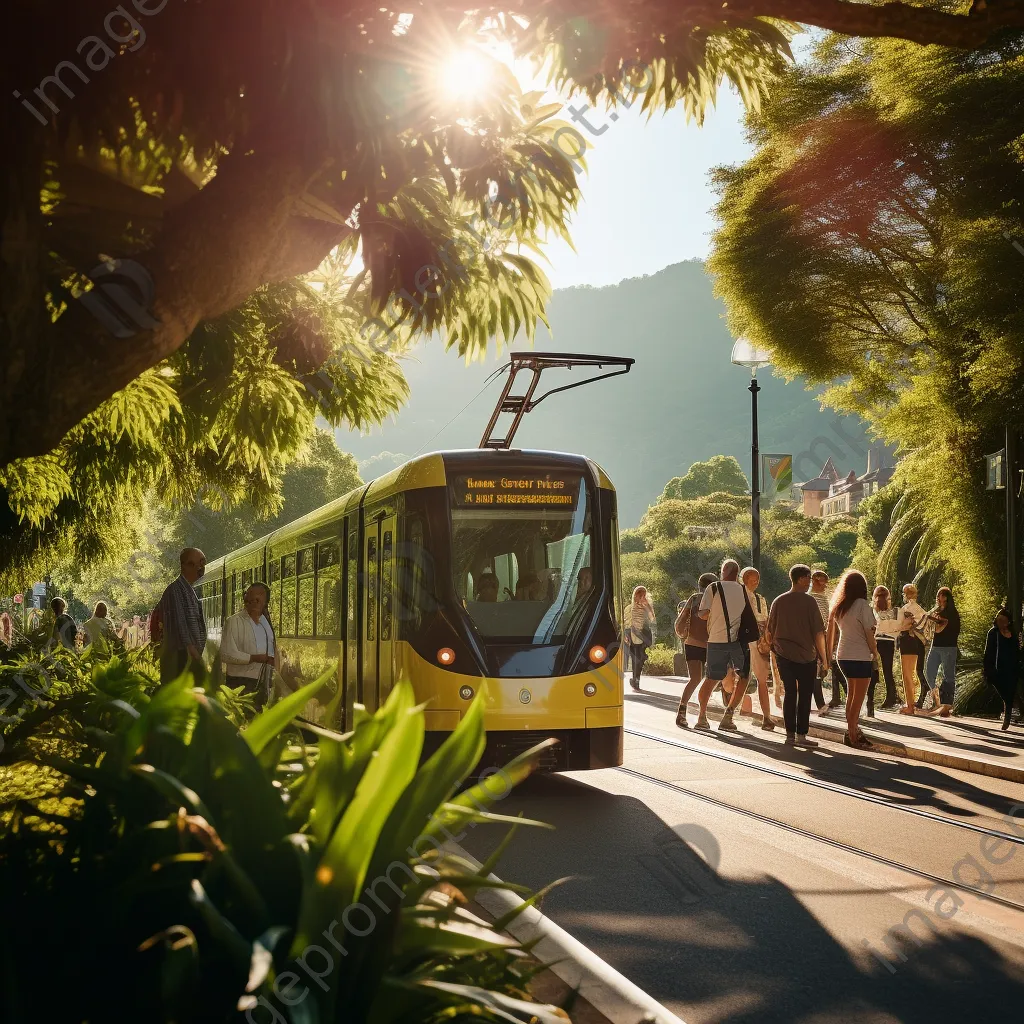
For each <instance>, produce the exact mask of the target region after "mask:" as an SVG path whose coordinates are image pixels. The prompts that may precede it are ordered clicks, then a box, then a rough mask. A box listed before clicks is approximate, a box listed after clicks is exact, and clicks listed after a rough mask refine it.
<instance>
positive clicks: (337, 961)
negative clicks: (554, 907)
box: [0, 658, 564, 1022]
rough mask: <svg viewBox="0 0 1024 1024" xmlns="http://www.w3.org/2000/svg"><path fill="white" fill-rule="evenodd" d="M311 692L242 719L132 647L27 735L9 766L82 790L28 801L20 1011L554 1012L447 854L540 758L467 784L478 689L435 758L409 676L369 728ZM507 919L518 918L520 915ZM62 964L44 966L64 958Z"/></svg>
mask: <svg viewBox="0 0 1024 1024" xmlns="http://www.w3.org/2000/svg"><path fill="white" fill-rule="evenodd" d="M322 685H323V682H322V681H317V682H314V683H311V684H310V685H309V686H307V687H306V688H305V689H303V690H300V691H298V692H297V693H295V694H293V695H292V696H290V697H289V698H286V699H285V700H283V701H281V702H280V703H278V704H277V705H275V706H274V707H272V708H271V709H269V710H268V711H266V712H264V713H263V714H262V715H261V716H259V717H258V718H256V719H255V720H254V721H252V722H251V723H250V724H249V725H247V726H246V727H245V728H244V729H243V730H242V731H241V732H239V731H238V729H236V728H235V726H234V725H233V724H232V723H231V721H230V720H229V719H228V717H227V715H226V714H225V712H224V711H223V710H222V708H221V707H220V706H219V704H218V702H217V701H216V700H213V699H211V698H210V697H209V696H208V695H206V694H205V693H204V692H203V691H202V690H200V689H196V688H194V686H193V680H192V679H191V678H190V677H188V676H184V677H182V678H181V679H179V680H178V681H177V682H175V683H173V684H170V685H168V686H165V687H163V688H161V689H158V690H155V691H154V690H153V683H152V680H150V679H147V678H146V677H145V676H143V675H140V674H139V673H138V672H135V671H133V670H132V669H131V667H130V666H129V665H127V664H126V663H125V662H124V661H122V660H120V659H116V658H115V659H112V660H111V661H110V662H107V663H102V664H101V663H97V664H95V665H94V666H93V668H92V672H91V677H89V678H87V679H86V678H80V679H79V680H78V681H77V683H76V684H75V685H73V686H72V688H71V691H70V692H66V693H62V694H59V695H56V696H55V698H54V699H53V700H51V701H49V702H48V704H47V706H45V707H42V708H40V709H38V710H37V711H35V712H32V713H30V714H29V715H27V716H26V717H25V718H24V720H23V721H22V722H21V723H20V724H17V725H16V726H15V727H14V728H13V729H12V730H10V731H9V732H8V734H7V735H6V737H5V740H6V745H5V748H4V749H3V751H2V752H0V766H7V767H0V771H4V772H7V773H9V772H10V771H11V770H12V768H11V766H14V767H15V768H16V769H17V770H18V771H22V772H24V771H25V770H26V768H27V767H29V766H31V767H33V768H34V769H35V770H36V771H46V772H48V773H50V777H51V778H57V779H61V780H63V786H62V787H61V788H59V789H57V791H55V792H54V791H52V789H51V791H50V792H49V793H48V794H47V795H46V796H44V797H42V798H41V799H31V798H22V799H14V800H13V801H12V802H11V803H10V806H9V807H8V812H7V816H8V819H9V821H8V825H9V827H8V829H7V831H6V834H5V837H4V839H3V840H2V842H0V876H2V879H3V881H2V884H3V887H4V891H5V892H6V893H7V894H9V896H10V899H11V904H9V907H8V909H9V912H10V913H11V914H12V916H13V915H15V914H16V915H17V919H18V920H19V921H20V922H21V924H20V925H19V928H18V930H17V931H15V930H12V929H5V931H4V935H3V938H2V939H0V943H2V944H3V946H4V950H3V957H4V963H5V965H6V971H7V975H6V980H5V984H4V986H3V996H2V1001H3V1005H4V1009H5V1014H4V1016H5V1019H7V1020H11V1021H17V1020H24V1019H28V1017H29V1015H30V1014H31V1013H32V1010H31V1007H32V1006H33V1005H34V1002H35V1000H36V999H37V998H38V993H40V992H42V991H46V992H47V1005H48V1019H51V1020H69V1021H70V1020H82V1019H88V1020H94V1021H104V1020H116V1019H124V1017H125V1016H126V1015H127V1016H131V1017H133V1018H135V1019H140V1020H167V1021H185V1020H188V1021H225V1020H232V1019H236V1018H237V1017H238V1016H239V1014H247V1015H249V1016H248V1019H250V1020H260V1019H274V1020H284V1021H294V1022H299V1021H302V1022H313V1021H324V1022H326V1021H335V1020H342V1019H345V1020H370V1019H372V1020H374V1021H375V1022H376V1021H381V1022H385V1021H387V1022H390V1021H412V1020H417V1021H419V1020H433V1019H438V1020H440V1019H441V1018H445V1019H453V1018H454V1019H458V1018H460V1017H462V1016H476V1017H483V1018H484V1019H495V1020H499V1019H500V1020H505V1021H508V1020H530V1019H531V1018H536V1019H538V1020H542V1021H548V1022H554V1021H555V1020H557V1019H558V1018H559V1017H562V1018H563V1019H564V1014H560V1011H557V1010H555V1009H554V1008H552V1007H544V1006H541V1005H538V1004H537V1003H534V1002H532V1001H530V1000H529V995H528V992H527V984H528V981H529V977H530V972H531V968H530V967H529V966H527V965H525V964H524V961H523V952H522V951H521V950H520V949H519V948H518V947H517V946H516V944H515V943H514V942H513V941H512V940H510V939H509V938H507V937H506V936H504V935H503V934H501V933H500V931H499V930H498V929H497V928H496V927H494V926H492V925H489V924H487V923H486V922H484V921H483V920H481V919H479V918H477V917H476V916H474V915H473V914H472V913H470V912H469V911H468V910H467V909H466V907H465V903H466V901H467V899H471V898H472V895H473V893H474V892H475V891H476V890H477V889H478V888H480V887H482V886H487V885H490V884H492V883H490V882H488V880H487V876H488V874H489V873H490V871H491V870H492V868H493V861H492V862H489V863H488V864H487V865H485V866H484V868H483V869H481V870H479V871H474V870H473V869H472V868H471V867H470V866H468V865H467V864H465V863H463V862H462V861H460V859H459V858H458V857H456V856H454V855H453V854H452V853H451V852H449V851H448V850H447V849H445V848H444V842H445V840H446V837H447V836H448V834H449V833H450V832H451V831H457V830H458V829H460V828H466V827H468V826H469V825H470V824H471V823H476V822H485V821H487V822H493V821H505V820H514V821H518V819H505V818H504V817H503V816H502V815H500V814H496V813H494V812H493V811H492V810H490V807H491V806H492V805H493V804H494V803H495V802H496V801H497V800H498V799H500V798H501V797H502V796H503V795H504V794H505V793H506V792H507V791H508V789H509V788H510V787H511V786H512V785H514V784H515V783H516V782H517V781H519V780H520V779H521V778H523V777H524V776H525V775H526V774H527V773H528V772H529V771H530V770H531V767H532V765H533V762H534V757H535V756H536V753H537V751H534V752H531V753H529V754H527V755H524V756H523V757H521V758H519V759H517V760H516V761H515V762H513V763H512V764H510V765H509V766H508V767H507V768H506V769H505V771H504V772H502V773H499V775H496V776H491V777H489V778H487V779H484V780H482V781H479V782H477V783H476V784H475V785H472V786H470V787H469V788H468V789H465V790H463V791H462V792H460V793H458V795H455V794H456V791H457V790H458V789H459V787H460V786H462V785H463V783H464V782H465V781H466V779H467V778H468V777H469V775H470V773H471V772H472V770H473V768H474V766H475V765H476V762H477V760H478V759H479V757H480V754H481V753H482V750H483V743H484V733H483V719H482V714H483V709H482V705H480V704H475V705H474V706H473V707H472V708H471V709H470V710H469V712H468V713H467V715H466V717H465V718H464V720H463V722H462V723H461V724H460V726H459V728H458V729H457V730H456V731H455V733H453V734H452V736H451V737H450V738H449V739H448V741H447V742H446V743H445V744H444V745H443V747H442V748H441V749H440V750H439V751H438V752H437V753H436V754H435V755H434V756H433V757H431V758H430V759H429V760H427V761H426V762H425V763H424V764H422V765H421V764H420V751H421V748H422V741H423V728H424V727H423V714H422V710H421V709H420V708H417V707H415V706H414V699H413V695H412V687H411V686H410V685H409V684H408V683H406V682H402V683H400V684H398V685H397V686H396V687H395V689H394V690H393V691H392V694H391V696H390V698H389V700H388V701H387V703H386V704H385V705H384V706H383V707H382V708H381V709H380V710H379V711H378V712H377V713H376V714H374V715H372V716H371V715H369V714H366V713H362V714H359V715H357V721H356V725H355V728H354V730H353V731H352V732H351V733H349V734H347V735H345V736H341V735H337V734H334V733H330V732H326V731H323V730H317V735H316V741H317V742H316V745H315V746H311V745H309V744H308V743H307V742H305V740H304V739H303V736H302V734H300V733H299V732H298V731H297V730H295V729H294V728H293V727H292V724H291V723H292V721H293V719H294V716H295V715H296V713H297V712H298V711H299V710H300V709H301V707H302V706H303V704H304V703H305V701H306V700H307V699H308V697H309V695H310V694H311V693H313V692H315V691H316V690H317V689H319V688H320V687H321V686H322ZM497 924H498V925H500V924H501V922H498V923H497ZM43 948H45V949H46V951H47V952H46V955H45V956H43V957H40V956H39V955H37V954H38V952H39V950H40V949H43Z"/></svg>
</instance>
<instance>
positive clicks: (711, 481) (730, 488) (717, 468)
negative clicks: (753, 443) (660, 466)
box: [658, 455, 750, 502]
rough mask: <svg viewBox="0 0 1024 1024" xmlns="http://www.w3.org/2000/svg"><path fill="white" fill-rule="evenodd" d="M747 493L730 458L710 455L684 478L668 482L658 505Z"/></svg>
mask: <svg viewBox="0 0 1024 1024" xmlns="http://www.w3.org/2000/svg"><path fill="white" fill-rule="evenodd" d="M749 490H750V485H749V484H748V483H747V478H746V476H745V475H744V473H743V470H742V469H741V468H740V464H739V462H737V460H736V459H735V458H734V457H733V456H731V455H713V456H712V457H711V458H710V459H708V460H707V461H706V462H695V463H694V464H693V465H692V466H690V468H689V469H688V470H687V471H686V474H685V475H684V476H675V477H673V478H672V479H671V480H669V482H668V483H667V484H665V489H664V490H663V491H662V492H661V497H660V498H658V501H659V502H660V501H668V500H669V499H671V498H679V499H682V500H684V501H685V500H687V499H690V498H703V497H707V496H708V495H710V494H714V493H715V492H724V493H725V494H747V493H749Z"/></svg>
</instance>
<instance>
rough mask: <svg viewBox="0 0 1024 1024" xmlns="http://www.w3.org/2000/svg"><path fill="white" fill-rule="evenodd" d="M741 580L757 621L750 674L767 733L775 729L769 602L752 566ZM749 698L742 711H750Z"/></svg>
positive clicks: (746, 698) (757, 574)
mask: <svg viewBox="0 0 1024 1024" xmlns="http://www.w3.org/2000/svg"><path fill="white" fill-rule="evenodd" d="M740 580H741V581H742V583H743V586H745V587H746V588H747V600H748V601H749V602H750V607H751V609H752V610H753V612H754V618H755V619H757V632H758V638H757V640H754V641H752V642H751V644H750V674H751V675H752V676H755V677H756V678H757V699H758V701H759V702H760V704H761V728H762V729H764V730H765V732H771V731H772V729H774V728H775V722H774V721H772V712H771V703H770V702H769V700H768V667H769V664H768V652H767V648H766V645H765V644H764V639H763V638H764V631H765V628H766V627H767V625H768V602H767V601H766V600H765V599H764V598H763V597H762V596H761V595H760V594H759V593H757V585H758V583H760V582H761V574H760V573H759V572H758V571H757V570H756V569H755V568H754V567H753V566H752V565H748V566H747V568H746V569H744V570H743V572H741V573H740ZM758 645H761V646H762V647H765V648H766V649H765V653H763V654H762V653H761V651H760V650H759V649H758ZM749 701H750V698H749V697H744V698H743V704H744V707H742V708H741V710H743V711H746V710H748V709H749Z"/></svg>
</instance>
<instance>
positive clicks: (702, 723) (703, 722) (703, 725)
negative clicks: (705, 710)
mask: <svg viewBox="0 0 1024 1024" xmlns="http://www.w3.org/2000/svg"><path fill="white" fill-rule="evenodd" d="M693 727H694V729H700V730H701V731H702V732H703V731H704V730H706V729H710V728H711V723H710V722H709V721H708V719H707V715H701V716H700V717H699V718H698V719H697V721H696V722H694V723H693Z"/></svg>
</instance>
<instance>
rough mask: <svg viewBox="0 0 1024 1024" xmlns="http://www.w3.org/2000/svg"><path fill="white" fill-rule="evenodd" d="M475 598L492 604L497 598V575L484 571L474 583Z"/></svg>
mask: <svg viewBox="0 0 1024 1024" xmlns="http://www.w3.org/2000/svg"><path fill="white" fill-rule="evenodd" d="M476 599H477V600H478V601H485V602H487V603H488V604H493V603H494V602H495V601H497V600H498V577H497V576H495V575H494V573H493V572H484V574H483V575H482V576H481V577H480V582H479V583H478V584H477V585H476Z"/></svg>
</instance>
